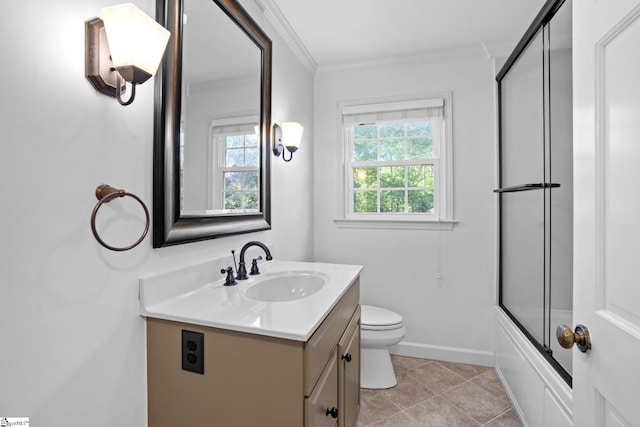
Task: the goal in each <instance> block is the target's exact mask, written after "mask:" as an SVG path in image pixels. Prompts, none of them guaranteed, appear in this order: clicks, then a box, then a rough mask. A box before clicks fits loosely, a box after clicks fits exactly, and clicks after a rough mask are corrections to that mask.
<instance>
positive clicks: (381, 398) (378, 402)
mask: <svg viewBox="0 0 640 427" xmlns="http://www.w3.org/2000/svg"><path fill="white" fill-rule="evenodd" d="M397 412H400V408H399V407H398V406H397V405H396V404H395V403H393V402H392V401H391V399H389V398H388V397H387V396H386V394H385V393H382V392H381V390H369V389H362V390H360V416H359V417H358V422H362V423H363V424H362V425H369V424H371V423H374V422H376V421H378V420H381V419H383V418H387V417H388V416H390V415H393V414H395V413H397Z"/></svg>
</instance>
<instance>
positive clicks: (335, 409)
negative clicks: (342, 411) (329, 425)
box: [326, 406, 338, 418]
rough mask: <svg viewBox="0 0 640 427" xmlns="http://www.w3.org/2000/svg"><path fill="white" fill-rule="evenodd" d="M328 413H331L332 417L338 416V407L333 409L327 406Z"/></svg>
mask: <svg viewBox="0 0 640 427" xmlns="http://www.w3.org/2000/svg"><path fill="white" fill-rule="evenodd" d="M326 415H327V417H328V416H329V415H331V418H338V408H336V407H335V406H334V407H333V408H331V409H329V408H327V413H326Z"/></svg>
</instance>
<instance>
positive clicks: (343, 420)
mask: <svg viewBox="0 0 640 427" xmlns="http://www.w3.org/2000/svg"><path fill="white" fill-rule="evenodd" d="M338 359H339V360H338V401H339V402H340V417H339V420H340V424H339V425H340V426H341V427H353V426H355V424H356V421H357V420H358V412H359V411H360V307H358V309H357V310H356V312H355V314H354V315H353V318H352V319H351V322H350V323H349V326H348V327H347V329H346V331H345V333H344V335H343V336H342V339H341V340H340V342H339V343H338Z"/></svg>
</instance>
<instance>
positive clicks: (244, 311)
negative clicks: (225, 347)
mask: <svg viewBox="0 0 640 427" xmlns="http://www.w3.org/2000/svg"><path fill="white" fill-rule="evenodd" d="M216 269H217V271H216ZM260 270H261V272H262V273H263V274H262V275H260V276H249V279H248V280H238V284H237V285H235V286H224V285H223V284H224V276H222V275H221V274H220V268H219V267H218V264H217V263H215V262H211V263H203V264H198V265H193V266H189V267H184V268H180V269H178V270H173V271H169V272H166V273H163V274H157V275H154V276H150V277H145V278H141V279H140V314H141V315H142V316H145V317H154V318H158V319H165V320H173V321H177V322H183V323H191V324H195V325H201V326H210V327H214V328H222V329H228V330H233V331H241V332H249V333H254V334H259V335H267V336H271V337H278V338H285V339H292V340H296V341H307V340H308V339H309V338H310V337H311V335H312V334H313V332H314V331H315V330H316V328H317V327H318V326H319V325H320V323H322V321H323V320H324V318H325V317H326V316H327V315H328V314H329V312H330V311H331V309H332V308H333V307H334V306H335V304H336V303H337V302H338V300H339V299H340V298H341V297H342V295H344V293H345V291H346V290H347V289H348V287H349V285H350V284H351V283H353V281H354V280H355V279H356V278H357V277H358V275H359V274H360V271H361V270H362V266H359V265H343V264H327V263H311V262H296V261H280V260H274V261H269V262H265V263H262V264H260ZM292 271H307V272H315V273H323V274H325V275H326V276H327V281H326V283H325V284H324V286H323V287H322V288H321V289H320V290H319V291H317V292H315V293H314V294H312V295H309V296H306V297H304V298H301V299H298V300H294V301H285V302H264V301H257V300H255V299H251V298H249V297H247V296H245V292H246V290H247V288H249V287H250V286H251V285H252V284H254V283H255V282H256V280H260V278H261V277H266V276H267V275H268V274H269V273H279V272H292ZM207 280H211V281H209V282H208V281H207ZM214 280H215V281H214Z"/></svg>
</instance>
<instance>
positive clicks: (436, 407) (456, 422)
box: [405, 397, 480, 427]
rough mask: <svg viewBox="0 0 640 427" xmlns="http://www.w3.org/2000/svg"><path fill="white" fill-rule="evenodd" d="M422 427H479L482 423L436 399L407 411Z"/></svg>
mask: <svg viewBox="0 0 640 427" xmlns="http://www.w3.org/2000/svg"><path fill="white" fill-rule="evenodd" d="M405 412H406V413H407V415H409V416H410V417H411V418H412V419H414V420H415V421H416V422H418V423H419V425H420V426H421V427H479V426H480V423H479V422H477V421H476V420H474V419H472V418H470V417H468V416H467V415H465V414H464V412H462V411H461V410H460V409H458V408H456V407H455V406H454V405H451V404H450V403H448V402H446V401H445V400H443V399H441V398H439V397H434V398H431V399H429V400H426V401H424V402H422V403H420V404H418V405H416V406H413V407H411V408H409V409H407V410H406V411H405Z"/></svg>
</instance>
